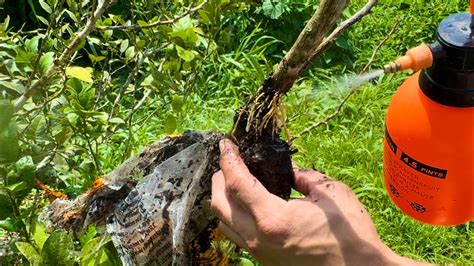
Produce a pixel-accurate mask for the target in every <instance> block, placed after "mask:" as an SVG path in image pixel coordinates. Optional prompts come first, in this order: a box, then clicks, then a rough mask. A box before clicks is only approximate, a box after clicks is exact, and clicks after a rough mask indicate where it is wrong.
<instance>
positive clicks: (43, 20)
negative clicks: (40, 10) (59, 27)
mask: <svg viewBox="0 0 474 266" xmlns="http://www.w3.org/2000/svg"><path fill="white" fill-rule="evenodd" d="M36 18H37V19H38V20H39V21H41V22H42V23H43V24H44V25H46V26H48V25H49V21H48V20H47V19H45V18H44V17H42V16H36Z"/></svg>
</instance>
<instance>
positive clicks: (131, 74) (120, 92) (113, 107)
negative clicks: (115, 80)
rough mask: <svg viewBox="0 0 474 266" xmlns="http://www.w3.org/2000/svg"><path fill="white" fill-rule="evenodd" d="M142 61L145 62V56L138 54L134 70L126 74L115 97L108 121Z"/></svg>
mask: <svg viewBox="0 0 474 266" xmlns="http://www.w3.org/2000/svg"><path fill="white" fill-rule="evenodd" d="M144 60H145V55H144V54H143V53H140V54H139V55H138V59H137V64H136V65H135V68H134V69H133V70H132V72H130V74H128V77H127V80H126V81H125V83H124V84H123V85H122V87H121V88H120V91H119V94H118V95H117V98H115V100H114V104H113V105H112V111H111V112H110V116H109V119H110V118H112V117H113V116H114V115H115V113H116V112H117V108H118V104H119V103H120V101H121V100H122V97H123V95H124V94H125V91H126V90H127V88H128V86H130V84H131V83H132V81H133V80H134V79H135V77H136V76H137V74H138V71H139V70H140V67H141V66H142V64H143V62H144Z"/></svg>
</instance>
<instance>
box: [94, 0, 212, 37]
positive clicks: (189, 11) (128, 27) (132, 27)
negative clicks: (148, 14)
mask: <svg viewBox="0 0 474 266" xmlns="http://www.w3.org/2000/svg"><path fill="white" fill-rule="evenodd" d="M207 2H209V0H205V1H204V2H202V3H201V4H200V5H198V6H196V7H194V8H191V7H188V9H187V10H186V12H184V13H183V14H181V15H179V16H176V17H174V18H172V19H169V20H159V21H156V22H153V23H150V24H147V25H138V24H132V25H117V26H102V27H97V28H96V29H97V30H101V31H103V30H139V29H149V28H154V27H157V26H162V25H170V24H174V23H176V22H177V21H178V20H180V19H182V18H184V17H186V16H187V15H190V14H192V13H194V12H196V11H198V10H199V9H201V8H203V7H204V5H205V4H207Z"/></svg>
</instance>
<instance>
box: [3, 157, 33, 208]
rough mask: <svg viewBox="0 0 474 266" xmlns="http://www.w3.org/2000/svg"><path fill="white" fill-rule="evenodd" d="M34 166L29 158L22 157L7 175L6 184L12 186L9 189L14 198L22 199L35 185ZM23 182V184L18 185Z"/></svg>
mask: <svg viewBox="0 0 474 266" xmlns="http://www.w3.org/2000/svg"><path fill="white" fill-rule="evenodd" d="M35 177H36V166H35V164H34V163H33V159H32V158H31V156H24V157H22V158H21V159H19V160H18V161H17V162H16V163H15V167H14V170H13V171H11V172H10V173H9V174H8V178H7V180H8V183H9V184H14V185H13V186H12V188H10V187H9V189H10V191H11V192H12V194H13V195H14V196H15V198H18V199H20V198H23V197H26V196H27V195H28V193H29V192H30V191H31V189H33V187H34V185H35ZM21 182H24V184H18V183H21Z"/></svg>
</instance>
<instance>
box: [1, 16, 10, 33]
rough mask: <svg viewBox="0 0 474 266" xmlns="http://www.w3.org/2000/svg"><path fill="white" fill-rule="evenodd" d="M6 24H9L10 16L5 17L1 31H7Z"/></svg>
mask: <svg viewBox="0 0 474 266" xmlns="http://www.w3.org/2000/svg"><path fill="white" fill-rule="evenodd" d="M8 24H10V16H7V17H6V18H5V20H4V21H3V23H2V29H1V31H3V32H6V31H7V30H8Z"/></svg>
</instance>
